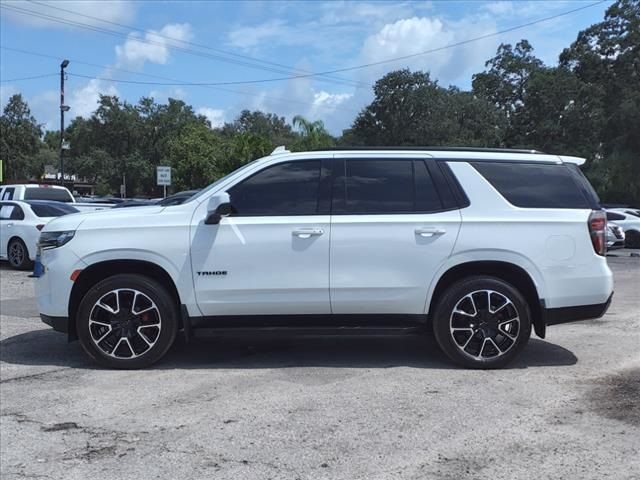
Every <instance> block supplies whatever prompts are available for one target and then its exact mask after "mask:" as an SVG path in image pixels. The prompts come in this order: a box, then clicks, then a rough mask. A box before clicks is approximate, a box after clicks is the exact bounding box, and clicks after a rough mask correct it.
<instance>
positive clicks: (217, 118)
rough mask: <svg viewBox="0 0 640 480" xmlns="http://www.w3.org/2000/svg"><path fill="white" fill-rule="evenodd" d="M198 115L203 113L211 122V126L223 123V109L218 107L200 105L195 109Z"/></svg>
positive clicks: (218, 125) (215, 126)
mask: <svg viewBox="0 0 640 480" xmlns="http://www.w3.org/2000/svg"><path fill="white" fill-rule="evenodd" d="M196 113H197V114H198V115H204V116H205V117H207V120H209V123H211V128H217V127H221V126H222V125H224V122H225V111H224V110H222V109H218V108H211V107H200V108H198V109H197V110H196Z"/></svg>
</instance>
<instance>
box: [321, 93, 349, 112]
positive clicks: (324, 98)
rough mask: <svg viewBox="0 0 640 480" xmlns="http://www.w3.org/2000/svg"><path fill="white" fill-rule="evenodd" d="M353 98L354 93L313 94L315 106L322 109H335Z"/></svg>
mask: <svg viewBox="0 0 640 480" xmlns="http://www.w3.org/2000/svg"><path fill="white" fill-rule="evenodd" d="M351 97H353V94H352V93H329V92H325V91H324V90H320V91H319V92H315V91H314V92H313V106H314V107H315V108H320V109H323V108H324V109H327V108H329V109H331V108H335V107H337V106H339V105H341V104H343V103H344V102H346V101H347V100H349V99H350V98H351Z"/></svg>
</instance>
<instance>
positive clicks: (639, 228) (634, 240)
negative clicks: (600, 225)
mask: <svg viewBox="0 0 640 480" xmlns="http://www.w3.org/2000/svg"><path fill="white" fill-rule="evenodd" d="M607 221H609V222H615V223H616V225H619V226H620V227H622V230H624V234H625V237H626V239H625V246H626V247H627V248H640V212H639V211H638V210H636V209H634V208H610V209H607Z"/></svg>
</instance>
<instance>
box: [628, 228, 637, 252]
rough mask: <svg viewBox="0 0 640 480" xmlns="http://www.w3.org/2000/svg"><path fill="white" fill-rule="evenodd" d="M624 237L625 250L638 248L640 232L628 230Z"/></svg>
mask: <svg viewBox="0 0 640 480" xmlns="http://www.w3.org/2000/svg"><path fill="white" fill-rule="evenodd" d="M626 236H627V237H626V241H625V246H626V247H627V248H640V232H637V231H635V230H628V231H627V232H626Z"/></svg>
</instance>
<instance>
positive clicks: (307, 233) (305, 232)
mask: <svg viewBox="0 0 640 480" xmlns="http://www.w3.org/2000/svg"><path fill="white" fill-rule="evenodd" d="M323 233H324V230H323V229H321V228H298V229H296V230H294V231H293V234H294V235H295V236H296V237H298V238H311V237H317V236H319V235H322V234H323Z"/></svg>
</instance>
